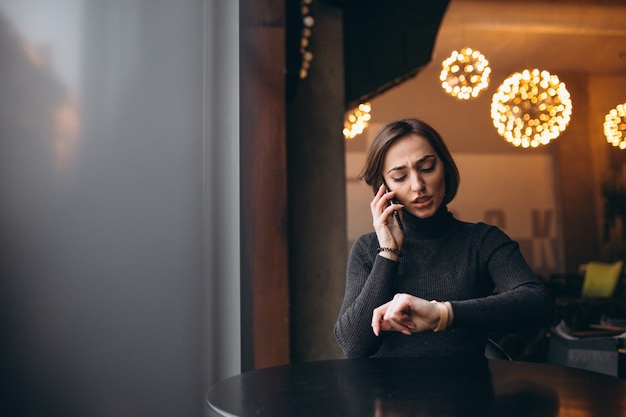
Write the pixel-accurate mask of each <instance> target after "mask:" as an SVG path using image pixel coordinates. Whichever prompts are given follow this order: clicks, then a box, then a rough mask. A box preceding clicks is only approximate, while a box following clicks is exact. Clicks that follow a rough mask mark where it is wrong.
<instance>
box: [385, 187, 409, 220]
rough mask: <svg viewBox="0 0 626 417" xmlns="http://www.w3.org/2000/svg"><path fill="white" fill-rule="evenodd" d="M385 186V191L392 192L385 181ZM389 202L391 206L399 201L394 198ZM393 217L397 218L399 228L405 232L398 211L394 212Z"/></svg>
mask: <svg viewBox="0 0 626 417" xmlns="http://www.w3.org/2000/svg"><path fill="white" fill-rule="evenodd" d="M383 184H385V190H386V191H387V192H388V193H389V192H391V190H390V189H389V187H388V186H387V183H385V182H384V181H383ZM388 201H389V205H390V206H391V205H392V204H398V201H397V200H396V199H395V198H392V199H391V200H388ZM393 217H395V218H396V221H397V222H398V226H399V227H400V230H402V231H404V225H403V224H402V220H400V214H399V213H398V212H397V211H395V210H394V211H393Z"/></svg>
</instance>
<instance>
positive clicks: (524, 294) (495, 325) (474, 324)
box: [452, 226, 553, 331]
mask: <svg viewBox="0 0 626 417" xmlns="http://www.w3.org/2000/svg"><path fill="white" fill-rule="evenodd" d="M477 242H478V243H479V259H480V264H481V265H482V268H483V269H484V273H485V274H486V275H488V276H489V277H490V279H491V281H492V282H493V283H494V285H495V288H496V293H495V294H494V295H490V296H488V297H481V298H476V299H468V300H462V301H453V302H452V307H453V309H454V317H455V318H454V326H455V327H463V328H467V327H471V328H476V329H482V330H487V331H497V330H512V329H523V328H527V327H533V326H539V325H542V324H545V323H548V322H549V321H550V319H551V317H552V311H553V309H552V300H551V297H550V294H549V293H548V291H547V289H546V288H545V286H544V285H543V283H542V282H541V280H540V278H539V277H538V276H537V275H536V274H535V273H534V272H533V271H532V270H531V268H530V267H529V266H528V264H527V263H526V261H525V260H524V257H523V255H522V253H521V252H520V250H519V245H518V244H517V242H515V241H513V240H511V239H510V238H509V237H508V236H506V235H505V234H504V233H503V232H502V231H501V230H499V229H497V228H495V227H493V226H491V227H488V228H486V229H483V233H481V235H480V238H479V239H478V240H477Z"/></svg>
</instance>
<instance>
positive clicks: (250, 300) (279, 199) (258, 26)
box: [240, 0, 289, 371]
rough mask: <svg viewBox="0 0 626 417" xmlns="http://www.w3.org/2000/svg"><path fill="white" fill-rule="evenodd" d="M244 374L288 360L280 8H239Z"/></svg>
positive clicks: (261, 3) (263, 1)
mask: <svg viewBox="0 0 626 417" xmlns="http://www.w3.org/2000/svg"><path fill="white" fill-rule="evenodd" d="M240 18H241V31H240V53H241V57H240V62H241V67H240V71H241V72H240V77H241V109H240V146H241V228H242V230H241V242H242V243H241V245H242V247H241V255H242V259H241V277H242V278H241V280H242V282H241V284H242V369H243V370H244V371H245V370H249V369H258V368H263V367H267V366H273V365H279V364H285V363H288V362H289V302H288V298H289V295H288V291H289V290H288V259H287V230H286V229H287V227H286V218H287V217H286V216H287V191H286V189H287V185H286V182H287V177H286V151H285V3H284V0H242V1H241V2H240Z"/></svg>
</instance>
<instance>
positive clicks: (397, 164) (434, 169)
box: [383, 134, 446, 219]
mask: <svg viewBox="0 0 626 417" xmlns="http://www.w3.org/2000/svg"><path fill="white" fill-rule="evenodd" d="M383 178H384V179H385V182H386V183H387V187H388V188H389V189H390V190H392V191H395V192H396V200H398V202H399V203H400V204H403V205H404V210H406V211H408V212H409V213H411V214H412V215H414V216H416V217H419V218H422V219H424V218H427V217H431V216H432V215H434V214H435V212H436V211H437V209H438V208H439V206H441V203H442V202H443V198H444V196H445V193H446V180H445V173H444V167H443V162H442V161H441V159H440V158H439V156H438V155H437V153H436V152H435V151H434V149H433V147H432V146H431V145H430V143H429V142H428V141H427V140H426V139H425V138H423V137H422V136H418V135H416V134H409V135H406V136H403V137H401V138H400V139H398V140H396V141H395V142H394V143H393V144H392V145H391V146H390V147H389V149H388V150H387V154H386V155H385V159H384V162H383Z"/></svg>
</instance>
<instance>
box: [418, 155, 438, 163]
mask: <svg viewBox="0 0 626 417" xmlns="http://www.w3.org/2000/svg"><path fill="white" fill-rule="evenodd" d="M434 157H435V155H434V154H430V155H426V156H423V157H422V158H420V159H418V160H417V163H418V164H421V163H423V162H426V161H427V160H429V159H432V158H434Z"/></svg>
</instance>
